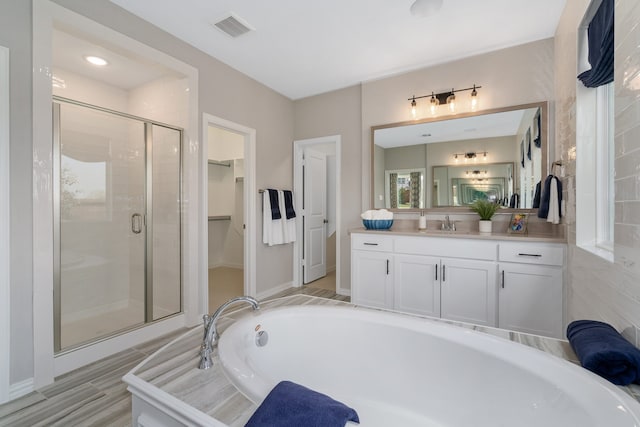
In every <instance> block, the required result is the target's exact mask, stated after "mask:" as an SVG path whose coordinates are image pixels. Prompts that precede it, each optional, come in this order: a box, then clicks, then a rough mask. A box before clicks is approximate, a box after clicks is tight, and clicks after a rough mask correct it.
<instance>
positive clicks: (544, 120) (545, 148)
mask: <svg viewBox="0 0 640 427" xmlns="http://www.w3.org/2000/svg"><path fill="white" fill-rule="evenodd" d="M548 104H549V103H548V101H542V102H532V103H529V104H520V105H512V106H509V107H502V108H491V109H488V110H480V111H473V112H464V113H457V114H448V115H444V116H436V117H427V118H423V119H418V120H407V121H404V122H396V123H388V124H384V125H377V126H371V135H370V139H371V145H370V150H371V151H370V152H371V154H370V159H369V160H370V162H369V168H370V170H369V179H370V182H369V206H370V207H371V209H376V208H375V199H374V197H375V194H374V188H373V187H374V185H373V184H374V182H375V176H374V173H375V170H374V164H375V161H374V158H373V154H374V153H375V132H376V130H378V129H388V128H394V127H401V126H409V125H417V124H421V123H431V122H442V121H445V120H455V119H462V118H465V117H473V116H486V115H488V114H494V113H503V112H505V111H514V110H526V109H529V108H540V139H541V143H540V144H541V147H540V149H541V150H542V159H543V162H542V165H541V169H542V170H541V171H540V176H541V177H542V179H543V180H544V178H546V177H547V174H548V172H547V171H548V170H549V116H548ZM428 175H429V171H427V176H428ZM389 210H391V211H393V212H398V213H402V212H405V213H411V212H420V211H425V212H443V211H451V210H455V211H464V212H471V209H470V208H468V207H466V206H443V207H437V208H434V207H431V208H424V209H419V208H408V209H397V208H391V209H389ZM536 210H537V209H535V208H534V209H529V208H522V209H515V208H506V209H504V210H502V209H501V212H505V213H506V212H530V211H536Z"/></svg>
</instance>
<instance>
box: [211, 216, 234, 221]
mask: <svg viewBox="0 0 640 427" xmlns="http://www.w3.org/2000/svg"><path fill="white" fill-rule="evenodd" d="M209 221H231V215H216V216H210V217H209Z"/></svg>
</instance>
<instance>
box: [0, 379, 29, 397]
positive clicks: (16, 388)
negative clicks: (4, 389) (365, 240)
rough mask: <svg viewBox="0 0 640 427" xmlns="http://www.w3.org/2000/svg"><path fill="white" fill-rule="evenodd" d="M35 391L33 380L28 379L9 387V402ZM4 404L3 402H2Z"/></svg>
mask: <svg viewBox="0 0 640 427" xmlns="http://www.w3.org/2000/svg"><path fill="white" fill-rule="evenodd" d="M33 390H34V388H33V378H27V379H26V380H22V381H20V382H17V383H15V384H11V385H10V386H9V400H13V399H17V398H19V397H22V396H24V395H25V394H29V393H31V392H32V391H33ZM0 403H2V402H0Z"/></svg>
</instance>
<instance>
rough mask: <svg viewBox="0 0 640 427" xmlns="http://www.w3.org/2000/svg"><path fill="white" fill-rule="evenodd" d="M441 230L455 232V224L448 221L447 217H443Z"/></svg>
mask: <svg viewBox="0 0 640 427" xmlns="http://www.w3.org/2000/svg"><path fill="white" fill-rule="evenodd" d="M441 228H442V230H444V231H456V223H455V221H450V220H449V215H445V216H444V221H442V227H441Z"/></svg>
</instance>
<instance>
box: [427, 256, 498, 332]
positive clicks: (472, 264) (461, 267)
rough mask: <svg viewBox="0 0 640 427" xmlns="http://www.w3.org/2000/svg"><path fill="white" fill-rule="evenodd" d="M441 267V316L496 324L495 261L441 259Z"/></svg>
mask: <svg viewBox="0 0 640 427" xmlns="http://www.w3.org/2000/svg"><path fill="white" fill-rule="evenodd" d="M441 271H442V274H441V286H440V294H441V299H440V315H441V317H442V318H443V319H449V320H457V321H460V322H468V323H473V324H475V325H484V326H498V323H497V322H498V318H497V315H498V312H497V307H496V302H497V298H498V296H497V293H496V290H497V288H496V264H495V262H488V261H477V260H470V259H443V260H442V270H441Z"/></svg>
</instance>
